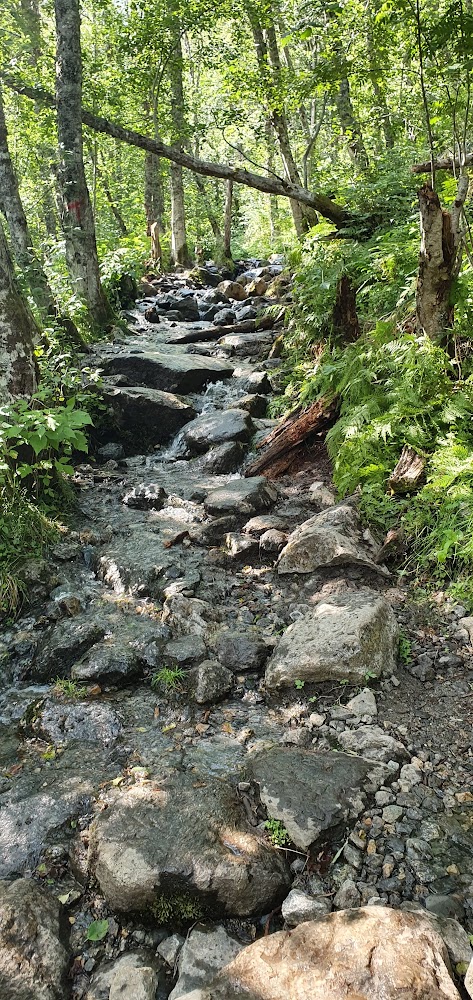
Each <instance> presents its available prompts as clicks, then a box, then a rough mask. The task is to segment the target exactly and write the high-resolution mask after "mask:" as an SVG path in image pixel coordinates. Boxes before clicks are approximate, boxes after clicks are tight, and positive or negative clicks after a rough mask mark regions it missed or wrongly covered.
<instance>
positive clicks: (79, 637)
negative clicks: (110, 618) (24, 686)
mask: <svg viewBox="0 0 473 1000" xmlns="http://www.w3.org/2000/svg"><path fill="white" fill-rule="evenodd" d="M104 635H105V629H104V628H103V626H102V625H99V624H98V623H97V622H95V621H90V620H89V619H88V618H87V617H86V616H85V615H77V616H76V617H75V618H73V619H69V620H66V621H63V622H59V624H56V625H55V626H51V628H49V629H47V630H46V632H45V633H44V635H43V637H42V639H41V641H40V643H39V645H38V648H37V650H36V653H35V655H34V656H33V658H32V660H31V662H30V664H29V666H28V667H27V668H25V670H24V672H23V676H24V677H26V676H27V677H28V678H31V679H32V680H36V681H49V680H55V679H56V677H67V676H68V675H69V673H70V670H71V667H72V665H73V664H74V663H75V662H76V660H79V659H80V658H81V656H83V655H84V654H85V653H86V652H87V651H88V650H89V649H91V648H92V646H95V645H96V643H97V642H100V640H101V639H103V637H104Z"/></svg>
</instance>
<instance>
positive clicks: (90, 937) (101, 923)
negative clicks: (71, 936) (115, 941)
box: [87, 920, 109, 941]
mask: <svg viewBox="0 0 473 1000" xmlns="http://www.w3.org/2000/svg"><path fill="white" fill-rule="evenodd" d="M108 924H109V922H108V920H93V921H92V923H91V924H89V926H88V928H87V941H102V939H103V938H104V937H105V935H106V934H107V933H108Z"/></svg>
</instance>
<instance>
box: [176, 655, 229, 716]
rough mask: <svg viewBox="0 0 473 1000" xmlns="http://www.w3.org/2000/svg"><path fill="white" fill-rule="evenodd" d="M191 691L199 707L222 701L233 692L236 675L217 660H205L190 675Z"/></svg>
mask: <svg viewBox="0 0 473 1000" xmlns="http://www.w3.org/2000/svg"><path fill="white" fill-rule="evenodd" d="M187 676H188V681H189V687H190V690H191V691H192V692H193V694H194V698H195V700H196V702H197V704H198V705H205V704H206V703H207V702H216V701H220V700H221V699H222V698H224V697H225V695H226V694H228V692H229V691H231V689H232V687H233V683H234V679H235V678H234V675H233V673H232V671H231V670H227V668H226V667H224V666H223V665H222V664H221V663H219V662H218V661H217V660H204V662H203V663H200V664H199V666H198V667H194V668H193V669H192V670H190V671H189V673H188V675H187Z"/></svg>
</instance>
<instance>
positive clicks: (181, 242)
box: [169, 18, 191, 267]
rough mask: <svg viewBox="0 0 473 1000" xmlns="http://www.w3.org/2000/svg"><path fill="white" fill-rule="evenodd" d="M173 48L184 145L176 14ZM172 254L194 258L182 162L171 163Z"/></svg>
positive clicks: (177, 131)
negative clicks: (187, 218)
mask: <svg viewBox="0 0 473 1000" xmlns="http://www.w3.org/2000/svg"><path fill="white" fill-rule="evenodd" d="M174 20H175V28H174V49H173V54H172V57H171V61H170V63H169V78H170V84H171V120H172V126H173V139H174V146H175V147H176V148H177V149H179V150H182V149H183V148H184V143H183V137H184V86H183V82H182V41H181V35H180V30H179V22H178V19H177V18H175V19H174ZM171 256H172V259H173V261H174V263H175V264H183V265H184V267H189V266H190V264H191V258H190V254H189V248H188V246H187V233H186V209H185V202H184V182H183V177H182V166H181V165H180V164H179V163H171Z"/></svg>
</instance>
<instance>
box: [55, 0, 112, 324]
mask: <svg viewBox="0 0 473 1000" xmlns="http://www.w3.org/2000/svg"><path fill="white" fill-rule="evenodd" d="M54 6H55V14H56V38H57V44H56V57H57V58H56V104H57V127H58V142H59V153H60V160H59V166H58V180H59V187H60V192H61V222H62V227H63V230H64V235H65V240H66V258H67V263H68V267H69V271H70V275H71V279H72V281H73V284H74V287H75V289H76V290H77V293H78V295H79V296H80V298H81V299H83V300H84V302H85V304H86V307H87V311H88V313H89V317H90V320H91V323H92V324H93V325H94V326H97V327H105V328H107V327H110V325H111V324H112V323H113V320H114V314H113V311H112V309H111V306H110V304H109V302H108V300H107V298H106V296H105V293H104V291H103V288H102V285H101V281H100V273H99V263H98V259H97V245H96V241H95V223H94V217H93V213H92V206H91V203H90V197H89V191H88V188H87V182H86V178H85V170H84V159H83V147H82V122H81V99H82V62H81V49H80V12H79V0H55V4H54Z"/></svg>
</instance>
